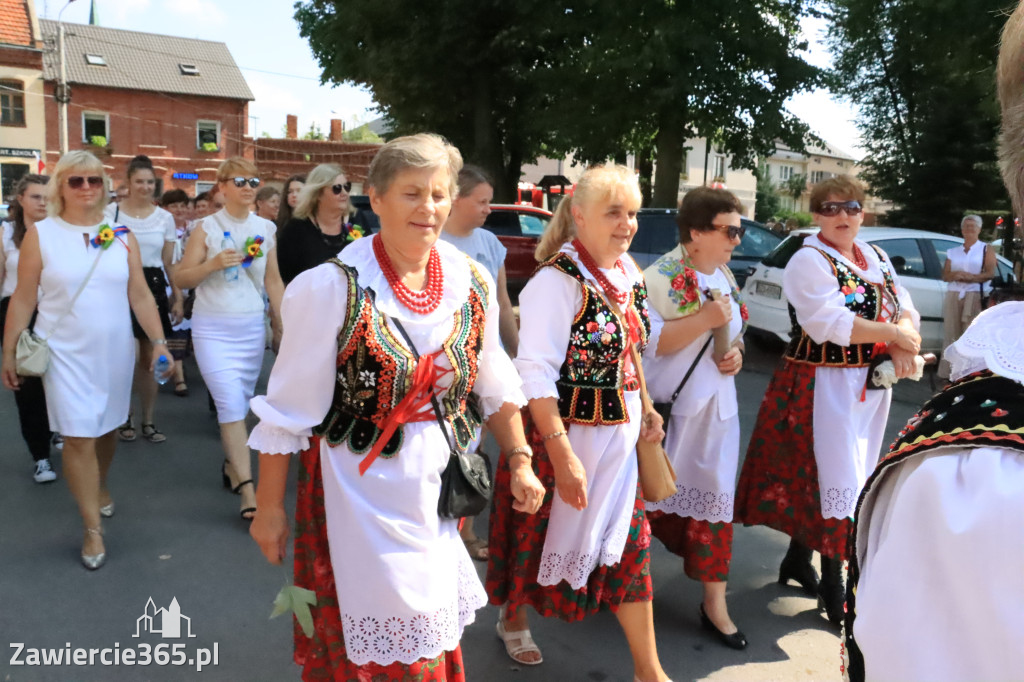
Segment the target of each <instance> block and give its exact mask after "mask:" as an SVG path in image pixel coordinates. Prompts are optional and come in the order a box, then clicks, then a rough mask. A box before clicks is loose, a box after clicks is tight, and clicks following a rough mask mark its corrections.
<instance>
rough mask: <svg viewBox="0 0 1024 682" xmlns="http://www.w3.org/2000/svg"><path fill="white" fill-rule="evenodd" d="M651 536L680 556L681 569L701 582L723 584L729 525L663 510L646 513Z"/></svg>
mask: <svg viewBox="0 0 1024 682" xmlns="http://www.w3.org/2000/svg"><path fill="white" fill-rule="evenodd" d="M647 520H648V521H649V522H650V524H651V535H653V536H654V537H656V538H658V539H659V540H661V542H662V544H664V545H665V549H667V550H668V551H670V552H672V553H673V554H675V555H676V556H680V557H682V558H683V571H684V572H685V573H686V575H687V576H688V577H690V578H692V579H693V580H699V581H701V582H702V583H724V582H725V581H727V580H728V579H729V563H730V562H731V561H732V524H731V523H729V522H728V521H722V522H717V523H716V522H712V521H698V520H697V519H693V518H690V517H689V516H679V515H678V514H672V513H669V512H663V511H649V512H647Z"/></svg>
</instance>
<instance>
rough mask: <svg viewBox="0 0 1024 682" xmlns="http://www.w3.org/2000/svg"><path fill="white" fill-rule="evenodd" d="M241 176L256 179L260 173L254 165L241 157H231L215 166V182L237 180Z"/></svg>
mask: <svg viewBox="0 0 1024 682" xmlns="http://www.w3.org/2000/svg"><path fill="white" fill-rule="evenodd" d="M243 175H250V176H252V177H254V178H257V177H259V175H260V172H259V171H258V170H257V169H256V164H254V163H253V162H252V161H250V160H248V159H243V158H242V157H241V156H232V157H231V158H230V159H225V160H224V161H222V162H221V164H220V165H219V166H217V182H225V181H227V180H230V179H231V178H238V177H242V176H243Z"/></svg>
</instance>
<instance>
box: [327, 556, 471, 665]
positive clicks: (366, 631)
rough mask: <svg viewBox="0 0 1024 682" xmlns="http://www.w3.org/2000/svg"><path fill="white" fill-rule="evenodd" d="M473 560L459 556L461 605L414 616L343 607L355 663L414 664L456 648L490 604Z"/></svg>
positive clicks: (349, 652)
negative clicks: (358, 612) (480, 610)
mask: <svg viewBox="0 0 1024 682" xmlns="http://www.w3.org/2000/svg"><path fill="white" fill-rule="evenodd" d="M470 563H471V562H470V560H469V556H468V555H465V556H460V557H459V560H458V569H459V586H458V592H459V597H458V599H459V601H458V605H455V604H450V605H448V606H445V607H444V608H441V609H438V610H437V611H434V612H433V613H417V614H415V615H413V616H412V617H407V616H397V615H391V616H387V615H383V614H380V613H366V614H354V613H350V612H347V611H343V612H342V614H341V623H342V632H343V633H344V636H345V653H346V655H347V656H348V659H349V660H351V661H352V662H353V663H355V664H356V665H366V664H367V663H377V664H379V665H390V664H392V663H396V662H398V663H402V664H404V665H412V664H413V663H415V662H416V661H418V660H420V659H423V658H426V659H430V658H437V657H438V656H440V655H441V653H443V652H445V651H454V650H455V647H457V646H458V645H459V640H460V639H462V631H463V629H464V628H465V627H466V626H467V625H469V624H470V623H472V622H473V621H474V620H476V610H477V609H479V608H481V607H483V606H484V605H486V604H487V595H486V593H485V592H484V589H483V586H482V585H481V584H480V578H479V577H478V576H477V574H476V570H475V569H474V568H473V566H471V565H470ZM342 608H344V605H342Z"/></svg>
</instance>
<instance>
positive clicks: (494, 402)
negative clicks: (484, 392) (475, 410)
mask: <svg viewBox="0 0 1024 682" xmlns="http://www.w3.org/2000/svg"><path fill="white" fill-rule="evenodd" d="M505 403H512V404H513V405H515V406H516V407H519V408H523V407H526V396H524V395H523V392H522V391H521V390H519V389H518V388H517V389H516V390H514V391H512V392H511V393H509V394H507V395H503V396H497V397H484V396H481V397H480V409H481V410H483V413H484V420H485V421H486V420H487V419H489V418H490V416H491V415H492V414H494V413H495V412H497V411H498V410H500V409H501V406H502V405H504V404H505Z"/></svg>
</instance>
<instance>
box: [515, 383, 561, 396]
mask: <svg viewBox="0 0 1024 682" xmlns="http://www.w3.org/2000/svg"><path fill="white" fill-rule="evenodd" d="M523 395H524V396H525V397H526V399H527V400H540V399H541V398H555V399H556V400H557V399H558V388H557V387H556V386H555V382H553V381H540V380H536V379H534V380H527V381H524V382H523Z"/></svg>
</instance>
